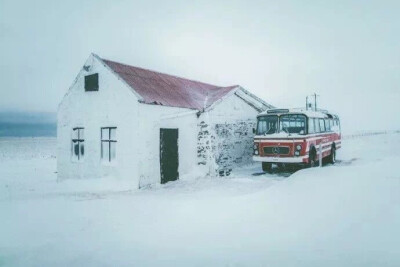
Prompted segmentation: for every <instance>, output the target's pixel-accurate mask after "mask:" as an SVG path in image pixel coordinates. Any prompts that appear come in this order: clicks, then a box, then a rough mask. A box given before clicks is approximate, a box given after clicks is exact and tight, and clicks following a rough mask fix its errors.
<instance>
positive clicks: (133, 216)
mask: <svg viewBox="0 0 400 267" xmlns="http://www.w3.org/2000/svg"><path fill="white" fill-rule="evenodd" d="M55 146H56V141H55V139H51V138H35V139H32V138H31V139H0V215H1V217H0V266H2V265H4V266H154V265H158V266H160V265H161V266H400V173H399V172H398V169H399V168H398V164H399V163H400V134H399V133H392V134H385V135H375V136H365V137H358V138H351V139H346V140H344V141H343V149H341V151H338V159H339V160H340V162H339V163H338V164H337V165H335V166H325V167H323V168H313V169H304V170H301V171H298V172H296V173H294V174H292V175H290V176H288V175H286V174H272V175H271V174H269V175H268V174H262V173H261V170H260V167H259V165H258V164H256V165H252V166H248V167H246V168H243V169H241V170H237V171H235V172H234V173H233V175H232V176H231V177H228V178H214V179H210V178H198V177H196V176H195V175H193V177H184V178H185V179H182V180H180V181H177V182H173V183H169V184H166V185H157V186H154V187H151V188H143V189H141V190H134V189H133V185H132V184H130V183H129V182H127V181H119V180H115V179H112V178H107V179H91V180H74V181H71V180H69V181H62V182H57V180H56V159H55V156H54V155H55Z"/></svg>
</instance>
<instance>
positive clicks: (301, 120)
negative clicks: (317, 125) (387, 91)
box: [279, 114, 306, 134]
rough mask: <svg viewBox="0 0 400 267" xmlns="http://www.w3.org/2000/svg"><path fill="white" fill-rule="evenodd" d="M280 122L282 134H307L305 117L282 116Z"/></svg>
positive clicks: (295, 115)
mask: <svg viewBox="0 0 400 267" xmlns="http://www.w3.org/2000/svg"><path fill="white" fill-rule="evenodd" d="M279 120H280V123H279V130H280V132H286V133H287V134H305V132H306V116H304V115H297V114H290V115H282V116H280V118H279Z"/></svg>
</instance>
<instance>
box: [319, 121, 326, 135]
mask: <svg viewBox="0 0 400 267" xmlns="http://www.w3.org/2000/svg"><path fill="white" fill-rule="evenodd" d="M319 129H320V130H321V133H323V132H325V120H324V119H319Z"/></svg>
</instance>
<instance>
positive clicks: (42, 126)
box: [0, 122, 57, 137]
mask: <svg viewBox="0 0 400 267" xmlns="http://www.w3.org/2000/svg"><path fill="white" fill-rule="evenodd" d="M41 136H43V137H51V136H54V137H55V136H57V124H55V123H39V124H32V123H2V122H0V137H41Z"/></svg>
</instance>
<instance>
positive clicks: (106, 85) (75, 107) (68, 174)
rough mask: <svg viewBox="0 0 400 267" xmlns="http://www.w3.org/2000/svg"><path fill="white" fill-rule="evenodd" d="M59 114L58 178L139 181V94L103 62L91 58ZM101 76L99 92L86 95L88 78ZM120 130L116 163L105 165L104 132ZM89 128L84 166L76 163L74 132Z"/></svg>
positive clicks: (65, 98)
mask: <svg viewBox="0 0 400 267" xmlns="http://www.w3.org/2000/svg"><path fill="white" fill-rule="evenodd" d="M85 65H91V66H92V67H91V69H90V71H89V72H86V71H84V70H82V71H81V72H80V73H79V75H78V77H77V79H76V81H75V82H74V84H73V85H72V87H71V88H70V89H69V91H68V93H67V94H66V95H65V97H64V99H63V100H62V102H61V104H60V106H59V110H58V129H57V136H58V147H57V169H58V178H59V179H65V178H97V177H104V176H114V177H117V178H122V177H124V178H128V179H137V177H138V175H137V173H136V172H137V162H138V155H137V153H132V152H133V151H136V150H137V147H138V144H137V143H138V138H137V133H138V131H139V130H138V128H137V124H138V119H137V116H138V105H139V103H138V101H137V98H136V96H135V94H134V93H133V92H132V91H131V89H130V88H128V87H127V86H126V85H125V84H124V83H123V82H121V81H120V80H119V79H118V78H117V77H116V76H115V75H114V74H113V73H112V72H110V71H109V70H108V69H107V68H106V67H105V66H103V65H102V62H101V61H99V60H98V59H96V58H95V57H94V56H90V57H89V59H88V60H87V62H86V63H85ZM93 73H99V91H95V92H85V89H84V76H85V75H88V74H93ZM109 126H110V127H111V126H115V127H117V147H116V151H117V154H116V160H115V162H113V163H111V164H106V163H102V162H101V159H100V157H101V156H100V155H101V143H100V128H101V127H109ZM74 127H84V128H85V155H84V159H83V161H81V162H73V161H72V160H71V156H72V141H71V135H72V128H74Z"/></svg>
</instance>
